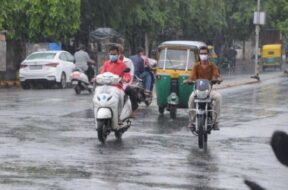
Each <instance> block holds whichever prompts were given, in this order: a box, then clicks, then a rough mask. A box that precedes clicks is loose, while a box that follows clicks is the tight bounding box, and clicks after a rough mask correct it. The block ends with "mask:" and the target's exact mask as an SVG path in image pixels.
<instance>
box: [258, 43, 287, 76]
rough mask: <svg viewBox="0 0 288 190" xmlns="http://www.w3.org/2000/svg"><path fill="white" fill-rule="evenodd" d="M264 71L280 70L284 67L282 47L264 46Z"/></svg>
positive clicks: (262, 62) (262, 60) (262, 57)
mask: <svg viewBox="0 0 288 190" xmlns="http://www.w3.org/2000/svg"><path fill="white" fill-rule="evenodd" d="M261 65H262V70H263V71H264V70H265V69H266V68H271V67H272V68H279V69H280V70H281V66H282V45H281V44H267V45H263V47H262V52H261Z"/></svg>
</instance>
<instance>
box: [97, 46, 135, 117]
mask: <svg viewBox="0 0 288 190" xmlns="http://www.w3.org/2000/svg"><path fill="white" fill-rule="evenodd" d="M119 53H120V52H119V48H118V47H117V46H111V47H110V49H109V60H107V61H105V62H104V64H103V67H102V68H101V72H100V73H101V74H102V73H105V72H110V73H113V74H115V75H119V76H120V77H122V79H124V81H126V82H129V81H130V80H131V75H130V73H129V72H128V73H127V72H124V70H125V69H126V68H127V66H126V64H125V63H123V61H122V60H121V59H119V55H120V54H119ZM117 87H118V88H119V90H118V91H115V92H116V93H117V94H118V97H119V100H120V101H119V105H118V108H119V114H120V113H121V110H122V108H123V105H124V95H125V93H124V90H123V85H122V84H120V85H118V86H117ZM126 94H128V95H129V93H127V92H126Z"/></svg>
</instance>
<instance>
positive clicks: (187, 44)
mask: <svg viewBox="0 0 288 190" xmlns="http://www.w3.org/2000/svg"><path fill="white" fill-rule="evenodd" d="M169 46H170V47H179V48H181V49H182V48H192V49H199V48H200V47H203V46H206V47H207V45H206V43H204V42H201V41H188V40H175V41H165V42H162V43H161V44H160V45H159V46H158V48H160V49H161V48H165V47H169Z"/></svg>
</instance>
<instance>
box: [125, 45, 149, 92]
mask: <svg viewBox="0 0 288 190" xmlns="http://www.w3.org/2000/svg"><path fill="white" fill-rule="evenodd" d="M143 55H144V50H143V48H141V47H139V48H137V54H136V55H133V56H131V57H130V59H131V60H132V62H133V64H134V69H135V73H134V75H135V76H137V77H139V78H141V79H142V80H143V81H144V88H145V93H150V90H151V87H152V77H151V75H150V73H149V72H148V71H145V62H144V61H145V60H144V59H143V57H142V56H143Z"/></svg>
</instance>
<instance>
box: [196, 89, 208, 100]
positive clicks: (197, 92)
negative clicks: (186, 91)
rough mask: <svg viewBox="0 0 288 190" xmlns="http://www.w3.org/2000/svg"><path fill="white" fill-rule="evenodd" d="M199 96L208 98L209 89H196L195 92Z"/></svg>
mask: <svg viewBox="0 0 288 190" xmlns="http://www.w3.org/2000/svg"><path fill="white" fill-rule="evenodd" d="M195 94H196V96H197V98H199V99H205V98H208V95H209V90H203V91H201V90H196V92H195Z"/></svg>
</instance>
